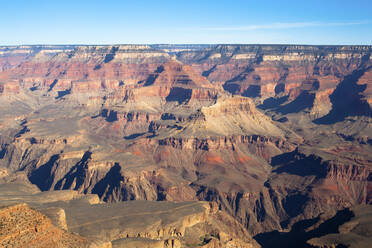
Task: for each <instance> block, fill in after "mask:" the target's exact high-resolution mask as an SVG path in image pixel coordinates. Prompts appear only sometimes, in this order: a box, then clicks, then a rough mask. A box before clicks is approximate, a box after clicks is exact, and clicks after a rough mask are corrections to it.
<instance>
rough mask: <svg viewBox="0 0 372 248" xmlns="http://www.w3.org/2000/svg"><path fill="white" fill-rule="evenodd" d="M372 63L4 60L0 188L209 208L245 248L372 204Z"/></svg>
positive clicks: (349, 57) (140, 52)
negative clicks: (250, 241) (241, 234)
mask: <svg viewBox="0 0 372 248" xmlns="http://www.w3.org/2000/svg"><path fill="white" fill-rule="evenodd" d="M371 52H372V48H371V47H370V46H284V45H117V46H19V47H0V127H1V129H0V130H1V132H0V146H1V147H0V169H1V170H0V178H10V177H17V178H20V179H19V180H24V181H30V182H31V183H32V184H34V185H36V186H37V187H38V188H39V189H40V190H42V191H53V190H65V189H72V190H76V191H78V192H80V193H86V194H87V193H93V194H97V195H98V196H99V198H100V199H101V200H102V201H105V202H109V203H113V202H120V201H130V200H151V201H176V202H184V201H191V200H192V201H195V200H202V201H208V202H211V203H213V204H216V206H217V207H218V209H220V210H222V211H223V213H224V214H226V215H227V216H231V217H232V218H234V220H235V221H238V222H239V223H241V224H242V225H243V226H244V228H245V230H246V231H248V232H249V233H250V234H253V235H255V234H257V233H262V232H266V231H271V230H279V229H280V230H282V229H286V228H290V227H291V226H292V225H293V224H294V223H296V222H297V221H300V220H304V219H309V218H314V217H316V216H318V215H319V214H321V213H324V212H327V211H330V210H332V209H342V208H345V207H349V206H353V205H355V204H368V203H371V201H372V184H371V176H370V173H371V161H372V155H371V154H372V153H371V150H372V149H371V144H372V138H371V136H372V129H371V106H370V104H371V102H372V100H371V99H372V98H371V95H372V94H371V85H372V61H371ZM21 174H22V176H20V175H21ZM1 180H3V179H1ZM4 180H5V179H4ZM226 218H228V217H226ZM128 242H129V241H128ZM211 242H212V241H211ZM213 242H214V241H213ZM216 242H217V241H216ZM211 247H213V246H211ZM216 247H218V246H216Z"/></svg>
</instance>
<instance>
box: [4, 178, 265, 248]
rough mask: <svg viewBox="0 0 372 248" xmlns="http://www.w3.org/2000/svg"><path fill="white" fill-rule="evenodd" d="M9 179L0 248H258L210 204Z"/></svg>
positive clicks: (242, 229)
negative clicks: (48, 187) (126, 198)
mask: <svg viewBox="0 0 372 248" xmlns="http://www.w3.org/2000/svg"><path fill="white" fill-rule="evenodd" d="M14 180H15V181H17V179H14V178H13V180H12V182H11V183H4V182H1V183H0V199H1V200H2V204H5V205H6V206H5V207H1V209H0V221H1V222H0V223H1V226H0V230H1V232H0V242H1V245H2V246H3V247H25V246H27V247H90V248H110V247H160V248H167V247H172V248H179V247H190V246H193V247H216V248H219V247H221V248H222V247H226V246H239V247H243V248H259V247H260V246H259V245H258V244H257V243H256V242H255V241H254V240H253V239H252V237H251V236H250V235H249V233H248V232H247V230H245V228H244V227H243V226H242V225H241V224H239V223H238V222H237V221H236V220H234V219H233V218H232V217H231V216H229V215H228V214H226V213H225V212H223V211H220V210H218V209H217V207H216V206H215V205H214V204H208V203H206V202H196V201H194V202H183V203H174V202H156V201H131V202H127V203H123V202H121V203H115V204H114V203H111V204H109V203H103V202H100V201H99V199H98V196H97V195H83V194H78V192H76V191H71V190H66V191H54V192H39V191H37V190H33V191H31V192H30V188H32V187H30V185H27V184H23V183H22V182H21V183H17V182H14ZM40 199H42V200H40ZM20 202H22V203H20ZM30 206H31V207H30ZM71 232H72V233H74V234H72V233H71Z"/></svg>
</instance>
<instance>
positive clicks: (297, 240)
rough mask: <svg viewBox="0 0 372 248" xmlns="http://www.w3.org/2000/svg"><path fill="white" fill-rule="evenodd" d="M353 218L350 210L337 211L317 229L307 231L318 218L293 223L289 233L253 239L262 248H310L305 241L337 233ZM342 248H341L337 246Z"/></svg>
mask: <svg viewBox="0 0 372 248" xmlns="http://www.w3.org/2000/svg"><path fill="white" fill-rule="evenodd" d="M353 216H354V214H353V212H352V211H350V209H344V210H341V211H338V212H337V214H336V215H335V216H334V217H332V218H330V219H329V220H326V221H325V222H323V223H322V224H320V225H319V226H318V227H317V228H315V229H312V230H309V231H307V229H308V228H310V227H311V226H313V225H314V224H316V223H317V222H318V221H319V217H317V218H313V219H308V220H302V221H299V222H297V223H295V224H294V225H293V226H292V228H291V231H290V232H279V231H272V232H266V233H261V234H257V235H256V236H255V237H254V239H255V240H256V241H257V242H258V243H259V244H260V245H261V246H262V248H278V247H283V248H284V247H285V248H302V247H303V248H311V247H312V246H311V245H309V244H307V243H306V241H308V240H310V239H312V238H316V237H321V236H324V235H327V234H331V233H338V227H339V226H341V225H342V224H344V223H345V222H347V221H349V220H350V219H351V218H352V217H353ZM338 247H339V248H342V246H338Z"/></svg>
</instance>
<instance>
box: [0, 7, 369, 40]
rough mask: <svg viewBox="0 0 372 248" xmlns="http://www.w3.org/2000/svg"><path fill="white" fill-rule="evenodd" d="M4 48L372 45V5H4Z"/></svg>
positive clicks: (0, 27) (0, 29)
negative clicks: (177, 45) (212, 44)
mask: <svg viewBox="0 0 372 248" xmlns="http://www.w3.org/2000/svg"><path fill="white" fill-rule="evenodd" d="M0 3H1V15H0V44H1V45H18V44H128V43H186V44H188V43H199V44H200V43H248V44H252V43H255V44H257V43H259V44H261V43H262V44H274V43H278V44H283V43H284V44H369V45H372V0H353V1H350V0H347V1H345V0H338V1H335V0H322V1H319V0H297V1H290V0H286V1H285V0H282V1H281V0H266V1H265V0H261V1H253V0H252V1H250V0H187V1H186V0H185V1H184V0H172V1H170V0H130V1H127V0H122V1H119V0H117V1H114V0H101V1H97V0H80V1H79V0H2V1H1V2H0Z"/></svg>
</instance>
